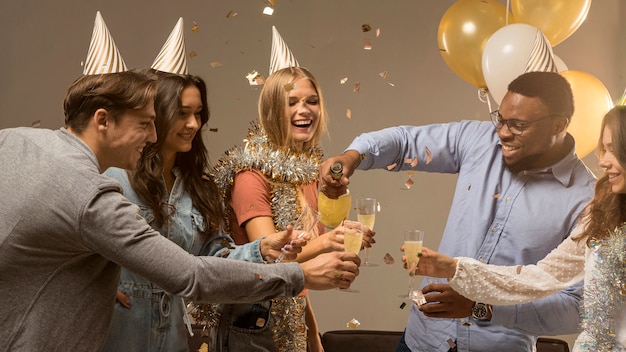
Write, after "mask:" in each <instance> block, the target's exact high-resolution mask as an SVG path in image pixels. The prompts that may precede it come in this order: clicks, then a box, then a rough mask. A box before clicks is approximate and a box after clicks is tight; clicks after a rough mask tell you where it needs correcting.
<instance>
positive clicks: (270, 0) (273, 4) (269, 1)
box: [267, 0, 276, 6]
mask: <svg viewBox="0 0 626 352" xmlns="http://www.w3.org/2000/svg"><path fill="white" fill-rule="evenodd" d="M267 2H268V3H269V4H270V5H272V6H276V1H275V0H267Z"/></svg>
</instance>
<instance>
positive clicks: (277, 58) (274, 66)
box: [269, 26, 300, 75]
mask: <svg viewBox="0 0 626 352" xmlns="http://www.w3.org/2000/svg"><path fill="white" fill-rule="evenodd" d="M287 67H300V65H299V64H298V60H296V57H295V56H294V55H293V53H292V52H291V50H289V47H287V44H285V41H284V40H283V38H282V37H281V36H280V33H278V30H277V29H276V27H275V26H272V53H271V57H270V72H269V74H270V75H271V74H272V73H274V72H276V71H278V70H281V69H283V68H287Z"/></svg>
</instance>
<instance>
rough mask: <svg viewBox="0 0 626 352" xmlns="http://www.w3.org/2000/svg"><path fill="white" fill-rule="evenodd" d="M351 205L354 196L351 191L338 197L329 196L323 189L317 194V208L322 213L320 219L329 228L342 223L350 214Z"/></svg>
mask: <svg viewBox="0 0 626 352" xmlns="http://www.w3.org/2000/svg"><path fill="white" fill-rule="evenodd" d="M351 207H352V196H351V195H350V192H349V191H348V192H346V193H345V194H343V195H341V196H339V197H338V198H337V199H331V198H328V197H327V196H326V195H325V194H324V192H322V191H320V192H319V194H318V196H317V208H318V209H319V212H320V214H321V215H322V218H321V220H320V221H321V222H322V224H324V226H326V227H327V228H329V229H334V228H335V227H337V226H339V225H341V222H342V221H344V220H345V219H347V218H348V216H349V215H350V208H351Z"/></svg>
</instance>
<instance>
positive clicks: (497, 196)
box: [491, 193, 501, 199]
mask: <svg viewBox="0 0 626 352" xmlns="http://www.w3.org/2000/svg"><path fill="white" fill-rule="evenodd" d="M500 196H501V194H500V193H498V194H494V195H493V196H491V197H492V198H493V199H498V198H500Z"/></svg>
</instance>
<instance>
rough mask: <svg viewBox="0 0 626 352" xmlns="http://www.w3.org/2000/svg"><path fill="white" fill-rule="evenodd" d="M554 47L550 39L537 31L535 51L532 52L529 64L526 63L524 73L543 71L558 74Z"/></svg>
mask: <svg viewBox="0 0 626 352" xmlns="http://www.w3.org/2000/svg"><path fill="white" fill-rule="evenodd" d="M553 56H554V54H553V53H552V46H550V41H548V38H546V36H545V35H544V34H543V32H541V30H539V29H537V35H536V37H535V43H534V45H533V49H532V51H531V52H530V57H529V58H528V63H526V70H525V71H524V72H532V71H543V72H557V68H556V63H555V62H554V58H553Z"/></svg>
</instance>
